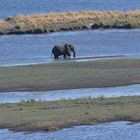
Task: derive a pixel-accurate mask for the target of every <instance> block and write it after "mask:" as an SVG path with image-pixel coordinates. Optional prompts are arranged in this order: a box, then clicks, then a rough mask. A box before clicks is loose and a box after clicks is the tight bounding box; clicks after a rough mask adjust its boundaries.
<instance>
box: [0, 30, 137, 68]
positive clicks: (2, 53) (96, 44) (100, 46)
mask: <svg viewBox="0 0 140 140" xmlns="http://www.w3.org/2000/svg"><path fill="white" fill-rule="evenodd" d="M139 36H140V30H139V29H136V30H103V31H101V30H94V31H93V30H91V31H76V32H60V33H53V34H48V35H46V34H43V35H9V36H1V37H0V66H8V65H23V64H33V63H45V62H53V61H54V60H53V59H51V50H52V47H53V46H54V45H56V44H64V43H72V44H74V45H75V46H76V52H77V54H76V55H77V58H86V57H88V58H89V57H103V56H125V57H140V41H139Z"/></svg>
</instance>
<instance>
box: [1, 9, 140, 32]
mask: <svg viewBox="0 0 140 140" xmlns="http://www.w3.org/2000/svg"><path fill="white" fill-rule="evenodd" d="M132 28H140V10H134V11H127V12H123V11H81V12H60V13H48V14H36V15H30V16H29V15H26V16H15V17H11V16H10V17H7V19H5V20H2V19H1V20H0V35H8V34H42V33H53V32H61V31H76V30H92V29H93V30H94V29H132Z"/></svg>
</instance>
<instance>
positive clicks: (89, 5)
mask: <svg viewBox="0 0 140 140" xmlns="http://www.w3.org/2000/svg"><path fill="white" fill-rule="evenodd" d="M139 8H140V1H139V0H119V1H118V0H110V1H109V2H108V1H107V0H0V18H6V17H8V16H10V15H11V16H14V15H23V14H24V15H29V14H35V13H46V12H60V11H61V12H62V11H81V10H124V11H126V10H133V9H139Z"/></svg>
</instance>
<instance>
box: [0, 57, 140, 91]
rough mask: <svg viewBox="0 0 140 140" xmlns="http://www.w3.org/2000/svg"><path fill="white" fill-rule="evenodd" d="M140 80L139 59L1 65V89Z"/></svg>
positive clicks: (125, 82) (113, 84) (63, 87)
mask: <svg viewBox="0 0 140 140" xmlns="http://www.w3.org/2000/svg"><path fill="white" fill-rule="evenodd" d="M138 83H140V59H139V58H138V59H116V60H115V59H113V60H96V61H89V62H66V63H57V62H56V63H50V64H38V65H29V66H14V67H0V91H46V90H57V89H71V88H90V87H91V88H92V87H109V86H122V85H129V84H138Z"/></svg>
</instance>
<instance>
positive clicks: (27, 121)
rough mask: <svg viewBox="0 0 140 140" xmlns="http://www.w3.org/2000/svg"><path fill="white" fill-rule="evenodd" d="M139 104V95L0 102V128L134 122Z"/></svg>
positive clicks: (139, 118) (139, 117) (36, 128)
mask: <svg viewBox="0 0 140 140" xmlns="http://www.w3.org/2000/svg"><path fill="white" fill-rule="evenodd" d="M139 108H140V96H133V97H116V98H103V97H100V98H98V99H91V98H88V99H75V100H59V101H51V102H43V101H40V102H36V101H34V100H31V101H22V102H21V103H13V104H12V103H11V104H0V128H9V129H10V130H13V131H31V132H34V131H46V132H48V131H56V130H59V129H62V128H66V127H71V126H75V125H84V124H97V123H102V122H111V121H132V122H137V121H140V110H139Z"/></svg>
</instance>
